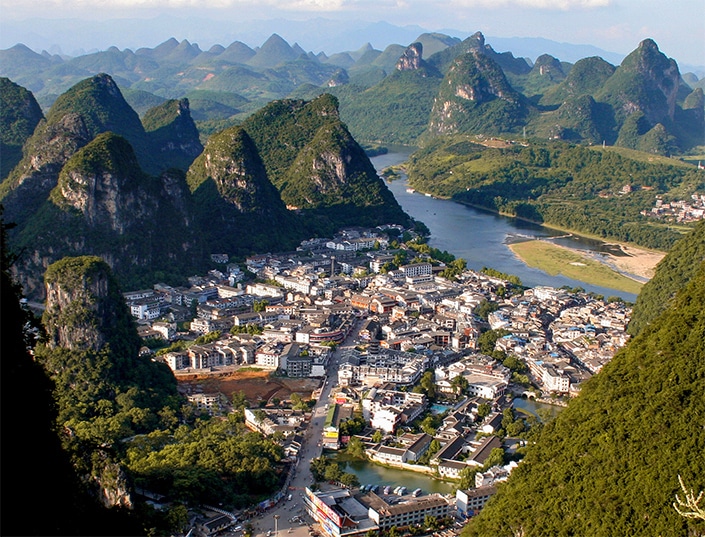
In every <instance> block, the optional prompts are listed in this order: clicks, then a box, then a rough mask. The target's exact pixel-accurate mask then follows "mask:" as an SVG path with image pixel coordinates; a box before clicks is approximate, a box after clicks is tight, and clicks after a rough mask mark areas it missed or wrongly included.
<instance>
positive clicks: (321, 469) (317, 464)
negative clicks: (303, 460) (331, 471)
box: [311, 457, 328, 481]
mask: <svg viewBox="0 0 705 537" xmlns="http://www.w3.org/2000/svg"><path fill="white" fill-rule="evenodd" d="M327 466H328V460H327V459H326V458H325V457H318V458H316V459H313V460H312V461H311V474H312V475H313V479H314V480H315V481H322V480H323V478H324V477H325V472H326V467H327Z"/></svg>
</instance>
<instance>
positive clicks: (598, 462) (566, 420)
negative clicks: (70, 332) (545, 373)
mask: <svg viewBox="0 0 705 537" xmlns="http://www.w3.org/2000/svg"><path fill="white" fill-rule="evenodd" d="M694 272H696V275H694V277H693V278H692V280H691V281H690V282H689V283H688V284H687V285H685V286H684V287H682V288H681V289H679V292H678V295H677V297H676V299H675V300H674V301H673V303H672V304H671V305H670V307H669V308H668V309H667V310H666V311H665V312H664V313H663V314H662V315H661V316H659V317H658V320H657V321H655V322H654V323H652V325H651V326H649V327H648V328H646V329H645V330H643V331H642V333H641V334H640V335H639V336H637V337H636V338H635V339H634V340H633V341H631V342H630V343H629V344H628V346H627V347H626V348H625V349H623V350H622V351H620V352H619V353H617V355H616V356H615V357H614V359H613V360H612V361H611V362H610V363H609V364H608V365H606V366H605V367H604V368H603V370H602V371H601V372H600V373H599V374H598V375H596V376H595V377H593V378H592V379H591V380H590V381H588V382H587V383H586V384H585V385H584V387H583V388H582V390H581V393H580V395H579V396H578V397H577V398H576V399H575V400H573V401H571V402H570V404H569V405H568V407H567V408H566V409H565V410H563V411H562V412H561V413H560V414H559V415H558V417H557V418H556V419H555V420H554V421H553V422H551V423H550V424H549V425H547V426H546V427H545V428H544V430H543V431H542V432H541V434H540V436H539V437H538V439H537V440H536V443H535V444H533V445H531V446H530V447H529V448H528V450H527V453H526V457H525V458H524V460H523V461H522V462H521V463H520V464H519V467H518V468H516V469H515V470H514V472H513V473H512V475H511V476H510V478H509V480H508V482H507V483H506V484H504V485H500V488H499V490H498V492H497V494H496V496H495V497H493V498H492V499H491V500H490V502H489V503H488V504H487V505H486V507H485V508H484V509H483V510H482V511H481V512H480V514H479V515H478V516H477V517H476V518H474V519H472V520H471V522H470V523H469V524H468V525H467V526H466V528H465V529H464V530H463V537H485V536H486V537H512V536H516V535H523V536H525V537H545V536H547V535H566V536H567V535H585V536H587V535H589V536H591V537H613V536H615V535H639V536H643V537H649V536H653V537H657V536H660V537H686V536H689V535H702V534H703V532H704V531H705V521H702V520H701V521H698V520H697V519H686V518H684V517H681V516H680V515H679V514H678V513H677V512H676V510H675V509H674V508H673V503H674V501H675V498H676V495H677V494H678V495H679V496H681V497H683V492H682V491H681V489H680V486H679V482H678V478H679V476H681V477H682V479H683V481H684V483H685V484H686V486H687V487H688V488H691V489H694V490H695V491H696V494H697V491H702V490H705V457H703V456H702V454H703V453H705V397H703V393H705V360H703V356H705V308H704V307H703V304H705V264H703V263H700V264H699V266H698V267H697V270H696V271H694Z"/></svg>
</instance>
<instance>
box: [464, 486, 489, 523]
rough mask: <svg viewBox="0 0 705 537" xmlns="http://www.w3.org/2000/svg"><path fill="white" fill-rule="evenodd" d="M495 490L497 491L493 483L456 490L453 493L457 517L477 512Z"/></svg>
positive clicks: (469, 515)
mask: <svg viewBox="0 0 705 537" xmlns="http://www.w3.org/2000/svg"><path fill="white" fill-rule="evenodd" d="M495 492H497V487H495V486H494V485H489V486H482V487H477V488H474V489H467V490H458V491H457V492H456V493H455V508H456V509H457V514H458V517H459V518H467V517H471V516H473V515H475V514H477V512H478V511H479V510H480V509H482V508H483V507H484V506H485V504H486V503H487V500H489V499H490V498H491V497H492V496H493V495H494V494H495Z"/></svg>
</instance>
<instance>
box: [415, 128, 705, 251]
mask: <svg viewBox="0 0 705 537" xmlns="http://www.w3.org/2000/svg"><path fill="white" fill-rule="evenodd" d="M493 143H495V144H497V145H498V146H499V147H487V146H491V145H492V144H493ZM481 144H486V145H487V146H485V145H481ZM502 145H504V147H501V146H502ZM635 155H640V157H635ZM406 169H407V174H408V178H409V184H410V185H411V186H412V187H413V188H415V189H417V190H419V191H421V192H429V193H431V194H435V195H437V196H441V197H447V198H451V199H454V200H456V201H459V202H461V203H467V204H470V205H475V206H479V207H483V208H486V209H489V210H492V211H498V212H500V213H504V214H508V215H512V216H518V217H520V218H525V219H527V220H531V221H534V222H543V223H546V224H548V225H552V226H556V227H559V228H562V229H568V230H572V231H576V232H578V233H584V234H588V235H593V236H596V237H599V238H604V239H609V240H617V241H623V242H632V243H635V244H639V245H641V246H645V247H647V248H654V249H661V250H668V249H669V248H670V247H671V246H672V245H673V244H674V243H675V241H676V240H677V239H679V238H680V237H681V236H682V233H681V230H679V229H675V228H673V226H671V225H670V224H668V223H665V222H661V221H659V220H654V219H649V218H647V217H645V216H643V215H642V214H641V212H642V211H648V210H650V209H651V208H652V207H653V205H654V201H655V196H657V195H666V194H668V193H669V192H674V194H675V193H678V195H679V196H681V197H680V198H677V199H682V198H683V196H689V195H691V194H693V193H694V192H697V191H698V190H699V189H700V188H701V187H700V185H701V183H702V179H701V176H700V174H699V173H698V170H697V169H696V168H695V167H694V166H688V165H684V164H683V163H682V162H679V161H674V160H672V159H665V158H663V159H661V160H658V157H653V156H650V155H648V154H644V153H636V152H631V151H630V152H627V151H624V150H622V149H621V148H604V149H603V148H602V147H593V148H587V147H584V146H580V145H570V144H565V143H562V142H553V143H543V142H538V141H531V142H525V143H521V144H520V143H516V144H511V143H504V142H502V141H500V140H495V141H487V139H486V138H484V137H476V138H473V137H468V136H447V137H436V138H434V139H432V140H430V141H429V143H428V144H427V145H426V146H425V147H424V148H423V149H421V150H419V151H417V152H416V153H414V154H413V155H412V156H411V158H410V159H409V161H408V163H407V166H406ZM625 185H629V186H630V188H631V191H630V192H628V193H623V192H622V188H623V187H624V186H625Z"/></svg>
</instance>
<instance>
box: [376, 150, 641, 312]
mask: <svg viewBox="0 0 705 537" xmlns="http://www.w3.org/2000/svg"><path fill="white" fill-rule="evenodd" d="M411 152H412V149H411V148H402V149H399V148H395V150H394V151H390V152H389V153H387V154H386V155H380V156H377V157H374V158H372V159H371V161H372V163H373V164H374V166H375V168H376V169H377V171H379V172H381V171H382V170H383V169H384V168H387V167H389V166H392V165H395V164H400V163H402V162H404V161H405V160H406V159H407V158H408V156H409V155H410V154H411ZM387 187H388V188H389V190H390V191H391V192H392V193H393V194H394V197H395V198H396V199H397V201H398V202H399V204H400V205H401V206H402V208H403V209H404V211H406V213H407V214H409V215H410V216H412V217H413V218H415V219H416V220H420V221H421V222H423V223H424V224H426V226H427V227H428V229H429V230H430V232H431V236H430V238H429V241H428V242H429V245H430V246H432V247H434V248H438V249H439V250H445V251H447V252H450V253H451V254H453V255H454V256H456V257H461V258H463V259H465V261H467V264H468V268H470V269H473V270H481V269H482V268H483V267H489V268H493V269H495V270H499V271H500V272H504V273H506V274H513V275H515V276H518V277H519V278H521V281H522V283H523V284H524V285H527V286H529V287H536V286H539V285H546V286H550V287H563V286H564V285H567V286H569V287H582V288H583V289H585V290H587V291H591V292H594V293H597V294H600V295H604V296H613V295H614V296H619V297H621V298H623V299H624V300H627V301H629V302H634V301H635V300H636V295H635V294H632V293H625V292H623V291H619V290H617V289H610V288H607V287H599V286H595V285H589V284H586V283H584V282H580V281H577V280H573V279H571V278H566V277H565V276H562V275H557V276H551V275H550V274H548V273H546V272H543V271H541V270H538V269H535V268H532V267H529V266H528V265H527V264H526V263H524V262H523V261H522V260H521V259H519V258H518V257H517V256H515V255H514V253H513V252H512V251H511V250H510V249H509V246H508V245H509V244H511V243H512V242H516V241H523V240H527V239H538V238H545V237H561V238H555V239H554V240H553V242H555V243H556V244H561V245H563V246H568V247H570V248H577V249H582V250H587V251H591V252H601V251H605V250H606V249H607V246H606V245H605V243H604V242H602V241H598V240H594V239H589V238H586V237H580V236H577V235H575V234H570V235H569V236H567V234H566V233H565V232H562V231H558V230H555V229H551V228H548V227H545V226H542V225H539V224H533V223H531V222H526V221H523V220H519V219H517V218H511V217H507V216H501V215H498V214H495V213H492V212H489V211H483V210H481V209H477V208H474V207H468V206H466V205H462V204H460V203H456V202H453V201H450V200H442V199H436V198H432V197H429V196H425V195H424V194H420V193H418V192H413V193H412V192H408V191H407V188H408V185H407V183H406V176H404V175H402V178H401V179H398V180H395V181H388V182H387Z"/></svg>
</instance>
